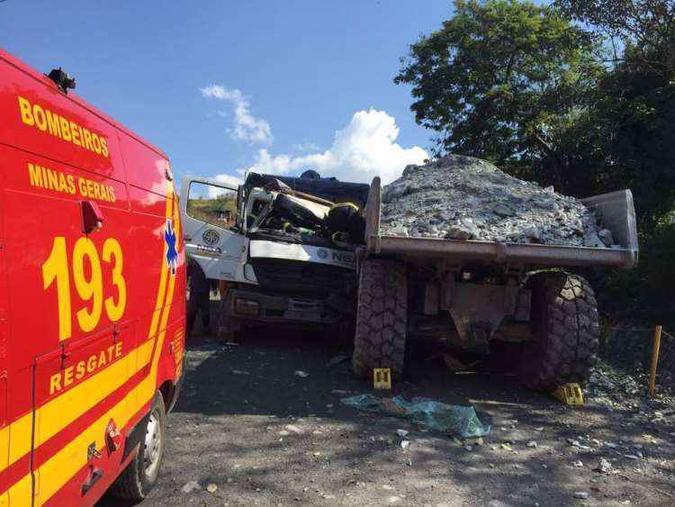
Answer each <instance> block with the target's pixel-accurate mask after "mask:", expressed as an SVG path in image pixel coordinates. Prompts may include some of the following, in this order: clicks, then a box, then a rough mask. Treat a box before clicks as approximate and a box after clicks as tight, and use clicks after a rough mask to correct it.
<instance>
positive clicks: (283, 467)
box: [107, 329, 675, 505]
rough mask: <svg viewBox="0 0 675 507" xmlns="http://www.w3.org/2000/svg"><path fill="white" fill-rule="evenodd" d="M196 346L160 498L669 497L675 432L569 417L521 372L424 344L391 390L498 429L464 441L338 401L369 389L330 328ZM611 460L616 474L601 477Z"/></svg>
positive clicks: (241, 501) (630, 419) (624, 419)
mask: <svg viewBox="0 0 675 507" xmlns="http://www.w3.org/2000/svg"><path fill="white" fill-rule="evenodd" d="M189 348H190V351H189V354H188V359H189V366H188V370H187V377H186V381H185V385H184V390H183V393H182V395H181V398H180V400H179V402H178V404H177V406H176V408H175V411H174V413H173V414H172V415H171V417H170V440H169V444H168V447H167V455H166V461H165V463H164V467H163V470H162V474H161V477H160V482H159V484H158V486H157V488H156V489H155V490H154V491H153V492H152V494H151V495H150V497H149V498H148V499H147V500H146V502H147V503H148V504H151V505H177V504H184V503H192V502H194V503H198V504H207V505H212V504H213V505H222V504H223V503H230V504H237V505H251V504H266V505H267V504H283V505H286V504H290V503H297V502H300V503H310V504H316V503H326V504H335V503H338V504H360V505H365V504H388V503H392V504H396V503H401V504H408V505H409V504H429V505H437V504H446V505H487V504H488V503H489V502H490V501H493V500H498V501H502V502H505V503H506V504H510V505H535V504H537V503H538V504H540V505H552V504H556V505H567V504H574V503H575V502H578V501H579V500H577V499H575V498H574V495H575V492H583V493H588V496H589V499H588V500H586V501H585V503H586V504H589V503H590V504H593V503H602V504H610V505H611V504H616V505H618V504H621V503H623V502H626V501H632V502H637V503H650V504H657V505H658V504H663V505H667V504H669V503H671V502H672V500H673V496H672V495H673V493H675V488H674V487H673V478H672V474H673V472H675V468H674V467H673V447H672V436H670V435H669V434H668V432H667V429H664V428H661V427H659V426H658V425H650V424H644V423H642V422H641V420H637V419H635V415H636V414H633V413H622V412H620V411H611V410H608V409H606V408H603V407H600V406H596V405H593V404H592V403H591V404H589V405H588V406H586V407H585V408H584V409H583V410H582V411H572V410H570V409H568V408H565V407H563V406H562V405H560V404H559V403H558V402H557V401H554V400H552V399H551V398H549V397H548V396H545V395H543V394H540V393H534V392H530V391H527V390H525V389H524V388H522V387H521V386H520V385H519V384H518V383H517V382H515V380H514V379H513V378H510V377H507V376H504V375H498V374H494V373H492V374H490V373H474V374H462V375H451V374H449V372H448V371H447V369H446V368H445V367H444V366H443V364H442V362H441V361H439V360H438V359H429V358H428V357H429V355H428V354H427V353H426V352H425V354H418V355H413V356H412V357H411V361H410V362H409V368H408V374H407V376H406V379H405V380H404V381H403V382H400V383H396V384H395V385H394V393H393V394H398V393H400V394H404V395H405V396H408V397H412V396H425V397H429V398H433V399H436V400H438V401H443V402H446V403H450V404H462V405H465V404H473V405H474V406H475V407H476V409H477V411H478V412H479V415H480V418H481V419H482V420H483V422H487V423H490V424H492V426H493V431H492V433H491V434H490V435H489V436H488V437H487V438H485V439H484V440H485V441H484V443H483V444H482V445H470V446H468V447H467V445H468V444H467V443H466V442H460V441H458V440H456V439H453V438H452V437H450V436H447V435H441V434H437V433H433V432H428V431H424V430H423V429H422V430H421V429H420V428H416V427H414V426H412V425H411V424H409V423H408V422H407V421H404V420H401V419H398V418H396V417H392V416H389V415H386V414H385V415H383V414H371V413H364V412H359V411H357V410H355V409H353V408H349V407H346V406H344V405H342V404H341V403H340V399H341V398H342V397H345V396H348V395H351V394H360V393H365V392H371V386H370V385H369V384H368V383H367V382H365V381H362V380H359V379H356V378H354V376H353V375H352V373H351V365H350V363H349V360H348V359H345V360H344V361H341V362H338V361H337V359H338V358H342V357H344V358H347V356H348V354H349V350H348V347H347V346H346V345H344V344H338V343H335V341H334V340H333V339H332V337H331V336H330V335H327V334H317V333H314V334H312V333H298V332H284V331H279V330H270V329H267V330H254V331H251V332H250V333H249V334H248V335H247V336H246V337H245V339H244V340H243V341H242V342H240V343H238V344H228V343H224V342H219V341H208V340H207V341H204V342H202V343H190V344H189ZM638 415H639V414H638ZM634 419H635V420H634ZM398 429H404V430H407V431H409V432H410V433H409V434H408V435H407V436H406V437H404V438H402V437H400V436H398V435H397V434H396V430H398ZM671 431H672V430H671ZM402 440H406V441H407V442H408V444H402V443H401V442H402ZM570 441H572V442H576V443H577V444H576V445H575V444H570ZM631 446H638V447H631ZM404 447H405V448H404ZM638 449H640V450H638ZM629 453H630V455H631V456H635V453H641V454H642V455H643V457H644V459H642V458H639V459H637V460H634V459H633V458H632V457H630V458H627V457H625V456H626V455H629ZM601 457H604V458H607V459H608V460H610V462H611V463H612V465H613V471H612V473H610V474H602V473H599V472H594V471H593V468H594V467H595V466H596V465H597V463H598V461H599V459H600V458H601ZM579 462H582V463H583V465H582V466H578V465H579ZM191 481H194V483H192V485H190V484H191ZM208 485H212V487H211V489H212V490H213V491H211V492H209V491H207V489H206V488H207V486H208ZM214 487H215V489H214ZM189 489H192V491H190V492H186V491H187V490H189ZM645 500H648V501H645ZM107 502H108V503H107V504H108V505H114V503H113V502H112V501H111V500H110V499H108V500H107ZM495 505H496V504H495Z"/></svg>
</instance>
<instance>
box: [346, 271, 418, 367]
mask: <svg viewBox="0 0 675 507" xmlns="http://www.w3.org/2000/svg"><path fill="white" fill-rule="evenodd" d="M407 318H408V284H407V274H406V267H405V264H402V263H400V262H395V261H388V260H382V259H368V260H365V261H364V262H363V265H362V266H361V275H360V278H359V289H358V304H357V308H356V332H355V334H354V355H353V356H352V365H353V367H354V372H355V373H356V374H357V375H358V376H360V377H364V378H372V370H373V368H390V369H391V373H392V375H393V376H394V377H395V378H400V377H401V375H402V374H403V366H404V362H405V340H406V326H407Z"/></svg>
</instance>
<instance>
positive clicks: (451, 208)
mask: <svg viewBox="0 0 675 507" xmlns="http://www.w3.org/2000/svg"><path fill="white" fill-rule="evenodd" d="M380 227H381V233H382V234H383V235H388V236H411V237H425V238H448V239H462V240H470V239H474V240H482V241H499V242H511V243H541V244H548V245H568V246H587V247H596V248H605V247H614V248H617V247H618V245H615V244H614V240H613V239H612V233H611V232H610V231H609V230H608V229H604V228H602V227H600V226H599V225H598V221H597V219H596V217H595V215H594V214H593V212H592V211H591V210H589V209H588V208H586V207H585V206H584V205H583V204H582V203H581V202H580V201H578V200H577V199H575V198H574V197H569V196H565V195H561V194H558V193H556V192H555V191H554V190H553V187H547V188H542V187H541V186H539V185H537V184H536V183H532V182H527V181H523V180H520V179H518V178H514V177H513V176H509V175H508V174H506V173H504V172H502V171H500V170H499V169H498V168H497V167H495V166H494V165H492V164H490V163H489V162H486V161H484V160H480V159H477V158H473V157H465V156H461V155H449V156H446V157H443V158H440V159H438V160H435V161H433V162H430V163H428V164H425V165H419V166H417V165H409V166H407V167H406V168H405V170H404V171H403V175H402V176H401V177H400V178H399V179H397V180H396V181H394V182H392V183H391V184H389V185H386V186H385V187H384V188H383V190H382V216H381V222H380Z"/></svg>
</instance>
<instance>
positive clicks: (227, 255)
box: [181, 173, 369, 333]
mask: <svg viewBox="0 0 675 507" xmlns="http://www.w3.org/2000/svg"><path fill="white" fill-rule="evenodd" d="M368 189H369V185H364V184H358V183H343V182H339V181H337V180H335V179H332V178H307V177H304V178H303V177H300V178H291V177H280V176H272V175H264V174H257V173H250V174H249V175H248V177H247V178H246V181H245V182H244V183H243V184H242V185H240V186H236V187H235V186H232V185H227V184H223V183H220V182H217V181H213V180H208V179H205V178H198V177H186V178H184V179H183V182H182V188H181V194H182V195H181V203H182V206H181V213H182V218H183V223H184V224H185V236H184V238H185V245H186V251H187V253H188V255H190V256H191V257H192V258H194V259H195V260H196V261H197V263H198V264H199V266H200V267H201V269H202V270H203V271H204V273H205V275H206V277H207V278H209V279H215V280H220V281H221V288H222V290H221V298H222V301H221V309H220V321H221V325H220V328H221V331H222V332H225V333H229V332H231V331H236V330H238V329H239V328H240V327H241V326H242V325H245V324H247V323H248V324H250V323H254V322H266V323H275V324H285V325H306V326H322V325H323V326H325V325H336V324H339V325H342V324H346V325H348V323H350V322H351V321H352V318H353V314H354V298H355V291H356V285H357V280H356V249H357V248H358V246H359V245H362V243H363V227H365V222H363V218H362V216H361V214H360V213H358V209H359V208H362V207H363V206H364V205H365V202H366V200H367V197H368ZM346 203H349V204H346ZM341 207H342V209H341ZM347 207H349V209H347ZM338 216H340V217H342V218H343V219H342V220H340V219H339V218H340V217H338ZM347 216H349V218H344V217H347ZM336 217H338V219H336ZM335 224H338V225H335ZM338 229H339V230H338ZM350 230H351V232H350Z"/></svg>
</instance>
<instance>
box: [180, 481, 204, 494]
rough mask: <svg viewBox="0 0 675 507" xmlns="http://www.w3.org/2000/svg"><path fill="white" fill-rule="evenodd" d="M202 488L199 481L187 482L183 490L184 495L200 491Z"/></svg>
mask: <svg viewBox="0 0 675 507" xmlns="http://www.w3.org/2000/svg"><path fill="white" fill-rule="evenodd" d="M200 489H202V487H201V486H200V485H199V483H198V482H197V481H189V482H186V483H185V485H184V486H183V487H182V488H181V491H182V492H183V493H192V492H193V491H199V490H200Z"/></svg>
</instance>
